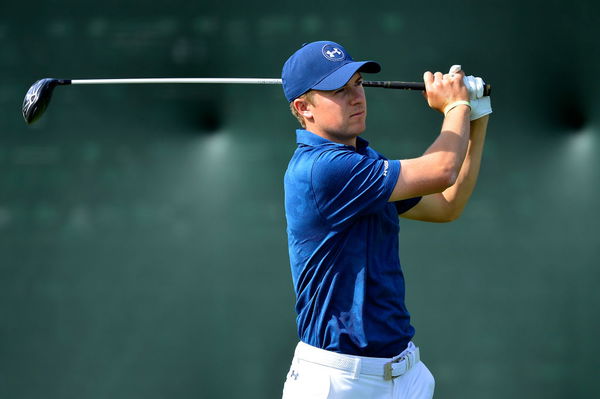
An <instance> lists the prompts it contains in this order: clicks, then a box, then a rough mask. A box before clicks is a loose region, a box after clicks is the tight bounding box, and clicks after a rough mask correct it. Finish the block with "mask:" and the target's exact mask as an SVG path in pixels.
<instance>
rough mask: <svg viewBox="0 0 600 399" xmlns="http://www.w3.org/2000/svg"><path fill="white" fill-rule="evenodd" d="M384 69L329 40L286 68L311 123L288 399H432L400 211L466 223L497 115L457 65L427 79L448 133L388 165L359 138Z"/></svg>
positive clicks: (297, 174)
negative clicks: (418, 340)
mask: <svg viewBox="0 0 600 399" xmlns="http://www.w3.org/2000/svg"><path fill="white" fill-rule="evenodd" d="M380 69H381V68H380V65H379V64H378V63H376V62H373V61H362V62H356V61H353V59H352V58H351V57H350V54H348V52H347V51H346V50H345V49H344V47H342V46H341V45H340V44H337V43H334V42H329V41H320V42H313V43H309V44H306V45H304V46H303V47H302V48H300V49H299V50H298V51H296V52H295V53H294V54H293V55H292V56H291V57H290V58H289V59H288V60H287V61H286V63H285V65H284V66H283V71H282V80H283V90H284V93H285V96H286V98H287V100H288V101H289V103H290V108H291V111H292V113H293V114H294V115H295V116H296V117H297V118H298V120H299V122H300V124H301V126H302V129H298V130H297V132H296V140H297V144H298V147H297V149H296V151H295V152H294V154H293V156H292V158H291V160H290V163H289V165H288V169H287V171H286V174H285V211H286V218H287V233H288V244H289V256H290V263H291V270H292V279H293V283H294V289H295V293H296V312H297V324H298V335H299V339H300V342H299V343H298V345H297V347H296V350H295V354H294V358H293V360H292V365H291V367H290V370H289V373H288V375H287V379H286V382H285V385H284V389H283V398H284V399H292V398H302V399H307V398H370V399H379V398H381V399H383V398H389V399H391V398H415V399H416V398H419V399H420V398H431V397H433V392H434V379H433V376H432V375H431V373H430V372H429V370H428V369H427V367H426V366H425V364H424V363H423V362H422V361H421V354H420V351H419V348H418V347H417V346H415V344H414V343H413V336H414V334H415V330H414V328H413V327H412V326H411V324H410V315H409V312H408V310H407V308H406V306H405V303H404V276H403V274H402V270H401V267H400V260H399V254H398V232H399V224H398V215H400V216H402V217H405V218H409V219H415V220H422V221H428V222H449V221H452V220H455V219H456V218H457V217H459V215H460V214H461V212H462V210H463V208H464V207H465V205H466V203H467V200H468V199H469V197H470V196H471V193H472V191H473V188H474V186H475V182H476V180H477V175H478V171H479V165H480V160H481V154H482V150H483V144H484V139H485V133H486V127H487V122H488V116H486V115H488V114H490V113H491V112H492V109H491V105H490V99H489V97H481V96H482V80H481V79H479V78H474V77H472V76H469V77H467V78H465V74H464V73H463V71H462V70H460V67H459V66H454V67H452V68H451V73H449V74H442V73H440V72H436V73H434V74H433V73H431V72H426V73H425V74H424V76H423V78H424V81H425V86H426V92H425V94H424V95H425V97H426V99H427V103H428V105H429V107H431V108H433V109H435V110H437V111H440V112H442V113H443V114H444V119H443V122H442V126H441V129H440V133H439V135H438V136H437V138H436V139H435V141H434V142H433V143H432V144H431V146H430V147H429V148H428V149H427V150H426V151H425V153H424V154H423V155H422V156H420V157H418V158H414V159H404V160H388V159H386V158H385V157H384V156H383V155H381V154H380V153H379V152H376V151H375V150H373V149H372V148H371V147H370V146H369V143H368V142H367V141H366V140H364V139H363V138H361V137H359V136H360V135H361V134H362V133H363V132H364V131H365V128H366V118H367V102H366V98H365V93H364V89H363V87H362V79H363V78H362V74H363V73H376V72H379V71H380ZM399 130H400V131H399V132H398V134H403V133H404V132H403V131H402V130H401V129H399ZM424 353H426V352H424Z"/></svg>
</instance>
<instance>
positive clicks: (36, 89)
mask: <svg viewBox="0 0 600 399" xmlns="http://www.w3.org/2000/svg"><path fill="white" fill-rule="evenodd" d="M148 83H152V84H158V83H239V84H281V79H271V78H135V79H77V80H70V79H52V78H46V79H41V80H38V81H37V82H35V83H34V84H33V85H32V86H31V87H30V88H29V90H27V94H25V99H24V100H23V108H22V112H23V118H24V119H25V122H27V124H31V123H33V122H35V121H36V120H38V119H39V118H40V117H41V116H42V114H43V113H44V111H45V110H46V108H48V104H49V103H50V99H51V98H52V93H53V91H54V88H55V87H56V86H67V85H78V84H80V85H93V84H148ZM363 86H365V87H381V88H386V89H403V90H420V91H423V90H425V84H424V83H422V82H399V81H365V82H363ZM490 93H491V86H490V85H489V84H486V85H485V87H484V91H483V95H484V96H489V95H490Z"/></svg>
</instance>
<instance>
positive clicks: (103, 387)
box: [0, 0, 600, 399]
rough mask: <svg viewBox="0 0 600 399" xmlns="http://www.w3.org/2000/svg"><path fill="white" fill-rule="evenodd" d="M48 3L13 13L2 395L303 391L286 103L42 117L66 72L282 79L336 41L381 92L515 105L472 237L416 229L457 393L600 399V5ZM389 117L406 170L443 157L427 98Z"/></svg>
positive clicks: (467, 229) (389, 96)
mask: <svg viewBox="0 0 600 399" xmlns="http://www.w3.org/2000/svg"><path fill="white" fill-rule="evenodd" d="M37 3H39V4H36V3H35V2H34V3H23V4H17V3H10V4H9V3H8V2H7V1H6V0H2V3H1V5H0V11H1V12H0V72H1V76H2V80H1V84H0V109H1V114H0V116H1V117H0V397H2V398H4V397H6V398H39V397H40V396H43V397H45V398H49V399H50V398H66V397H82V398H106V397H111V398H165V397H178V398H193V397H194V398H199V397H200V398H205V397H206V398H233V397H244V398H274V397H277V396H278V395H279V393H280V391H281V387H282V384H283V380H284V377H285V373H286V371H287V367H288V365H289V361H290V359H291V356H292V351H293V347H294V345H295V342H296V336H295V325H294V313H293V293H292V286H291V278H290V274H289V264H288V258H287V246H286V236H285V218H284V212H283V186H282V178H283V173H284V170H285V167H286V165H287V160H288V159H289V156H290V155H291V153H292V151H293V149H294V138H293V130H294V129H295V127H296V125H295V121H294V120H293V118H292V117H291V116H290V115H288V111H287V104H286V103H285V100H284V98H283V95H282V93H281V89H280V88H279V87H271V86H243V87H242V86H233V85H227V86H192V85H171V86H156V85H154V86H72V87H59V88H57V89H56V92H55V94H54V98H53V100H52V103H51V105H50V107H49V109H48V111H47V113H46V114H45V115H44V116H43V118H42V119H41V120H40V121H38V122H37V123H36V124H34V125H31V126H26V125H25V124H24V122H23V120H22V119H21V116H20V107H21V102H22V99H23V96H24V94H25V92H26V91H27V89H28V87H29V85H30V84H31V83H33V82H34V81H35V80H37V79H39V78H42V77H57V78H101V77H115V78H118V77H159V76H161V77H219V76H224V77H277V76H278V75H279V73H280V68H281V65H282V63H283V61H284V60H285V59H286V58H287V56H288V55H289V54H291V52H293V51H294V50H295V49H296V48H297V47H298V46H299V44H301V43H302V42H307V41H312V40H318V39H330V40H336V41H340V42H342V43H343V44H344V45H345V46H346V47H347V48H348V49H349V50H350V52H351V53H352V54H353V56H354V57H355V58H361V59H376V60H378V61H380V62H381V63H382V65H383V71H382V73H381V74H380V75H379V77H380V78H381V79H395V80H419V79H420V78H421V76H422V73H423V71H424V70H446V69H447V68H448V67H449V66H450V65H451V64H454V63H461V64H462V65H463V67H464V69H465V70H466V71H467V72H469V73H474V74H477V75H482V76H484V77H485V78H486V79H487V80H488V81H489V82H491V83H492V84H493V87H494V95H493V100H492V103H493V107H494V111H495V112H494V114H493V116H492V120H491V122H490V128H489V139H488V143H487V147H486V151H485V156H484V164H483V169H482V172H481V177H480V182H479V185H478V187H477V190H476V192H475V194H474V196H473V198H472V200H471V203H470V205H469V207H468V208H467V210H466V212H465V213H464V216H463V217H462V219H460V220H459V221H456V222H454V223H451V224H446V225H436V224H424V223H417V222H411V221H403V222H402V223H401V229H402V233H401V243H400V244H401V252H402V253H401V258H402V262H403V265H404V269H405V274H406V276H407V279H408V293H407V295H408V306H409V309H410V310H411V312H412V314H413V320H414V324H415V326H416V328H417V336H416V338H415V340H416V342H417V343H418V344H419V345H420V346H421V347H422V354H423V358H424V360H425V362H426V363H427V364H428V366H429V367H430V369H431V370H432V371H433V372H434V374H435V376H436V378H437V393H438V395H437V397H442V398H481V397H486V398H505V397H513V398H544V399H549V398H564V397H569V398H588V397H590V396H593V395H594V393H595V392H597V391H598V389H600V386H599V385H598V379H597V376H598V370H599V369H600V367H599V366H600V364H599V361H598V358H599V355H600V345H599V344H598V340H597V336H598V333H599V332H600V331H599V330H600V323H599V322H598V320H597V315H598V309H599V305H600V303H599V302H600V294H598V293H597V290H596V286H597V283H598V282H599V278H600V272H599V271H598V260H597V257H598V255H599V252H600V250H599V248H600V238H599V236H598V233H597V231H598V222H599V219H600V218H599V217H598V214H597V198H598V197H599V195H600V187H599V184H598V183H599V181H600V160H599V158H598V156H597V154H598V152H599V149H600V148H599V147H600V137H599V136H600V132H599V118H598V112H597V109H598V107H599V106H600V98H599V96H598V89H599V88H600V87H599V83H598V79H596V77H595V74H596V73H597V71H598V70H599V67H600V56H598V52H597V44H596V41H597V38H598V37H599V33H600V29H599V25H600V17H599V16H598V15H600V13H599V11H600V9H599V8H600V7H599V6H598V5H597V4H596V3H594V2H593V1H592V0H586V1H579V2H574V3H572V4H565V3H563V2H558V1H546V2H540V1H532V2H518V1H510V0H509V1H506V0H505V1H492V2H486V3H485V4H482V3H481V2H475V1H463V2H459V3H458V4H456V3H448V2H439V3H436V2H434V3H431V2H427V3H422V4H416V3H417V2H414V3H415V4H412V3H408V2H397V1H394V2H392V1H389V2H380V3H373V4H369V5H368V6H369V7H368V8H366V6H365V5H364V4H363V3H358V2H354V3H348V2H341V1H331V2H327V3H326V4H321V5H320V7H319V9H310V8H308V6H306V5H303V6H299V5H298V4H295V5H293V6H287V5H286V4H285V3H282V2H262V3H261V4H259V5H255V4H251V3H247V2H236V1H229V2H220V3H219V4H218V5H213V4H210V5H205V4H202V3H199V2H187V1H186V2H183V1H179V0H175V1H169V2H164V3H162V2H161V3H157V2H151V3H152V4H150V2H148V4H143V3H142V4H140V3H139V2H133V1H118V2H117V1H107V2H102V3H91V2H90V3H88V2H85V1H84V2H82V1H69V0H57V1H44V2H42V1H41V0H37ZM269 3H270V4H269ZM379 77H378V78H379ZM368 98H369V128H368V130H367V132H366V133H365V135H364V137H365V138H367V139H368V140H369V141H370V142H371V143H372V145H373V146H374V147H375V148H376V149H378V150H380V151H381V152H383V153H384V154H386V155H387V156H388V157H390V158H405V157H414V156H418V155H419V154H420V153H422V152H423V151H424V150H425V149H426V147H427V145H428V144H429V143H430V142H431V141H432V140H433V139H434V138H435V136H436V134H437V129H438V127H439V125H440V121H441V118H440V116H439V115H437V114H435V113H434V112H433V111H431V110H429V109H428V108H427V107H426V105H425V103H424V101H423V99H422V98H421V96H420V95H419V94H417V93H407V92H392V91H385V90H378V89H370V90H368Z"/></svg>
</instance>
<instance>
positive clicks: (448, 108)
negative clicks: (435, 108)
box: [444, 100, 471, 116]
mask: <svg viewBox="0 0 600 399" xmlns="http://www.w3.org/2000/svg"><path fill="white" fill-rule="evenodd" d="M459 105H466V106H467V107H469V110H470V109H471V103H470V102H468V101H464V100H460V101H454V102H453V103H450V104H448V105H446V107H444V116H446V115H448V112H450V111H452V109H454V108H455V107H457V106H459Z"/></svg>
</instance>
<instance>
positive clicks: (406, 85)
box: [58, 78, 491, 96]
mask: <svg viewBox="0 0 600 399" xmlns="http://www.w3.org/2000/svg"><path fill="white" fill-rule="evenodd" d="M144 83H234V84H235V83H237V84H281V79H274V78H133V79H74V80H59V83H58V84H59V85H68V84H74V85H76V84H87V85H91V84H144ZM363 86H365V87H381V88H384V89H401V90H420V91H424V90H425V83H423V82H400V81H389V80H387V81H365V82H363ZM490 92H491V86H490V85H489V84H486V85H485V87H484V91H483V95H484V96H489V95H490Z"/></svg>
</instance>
